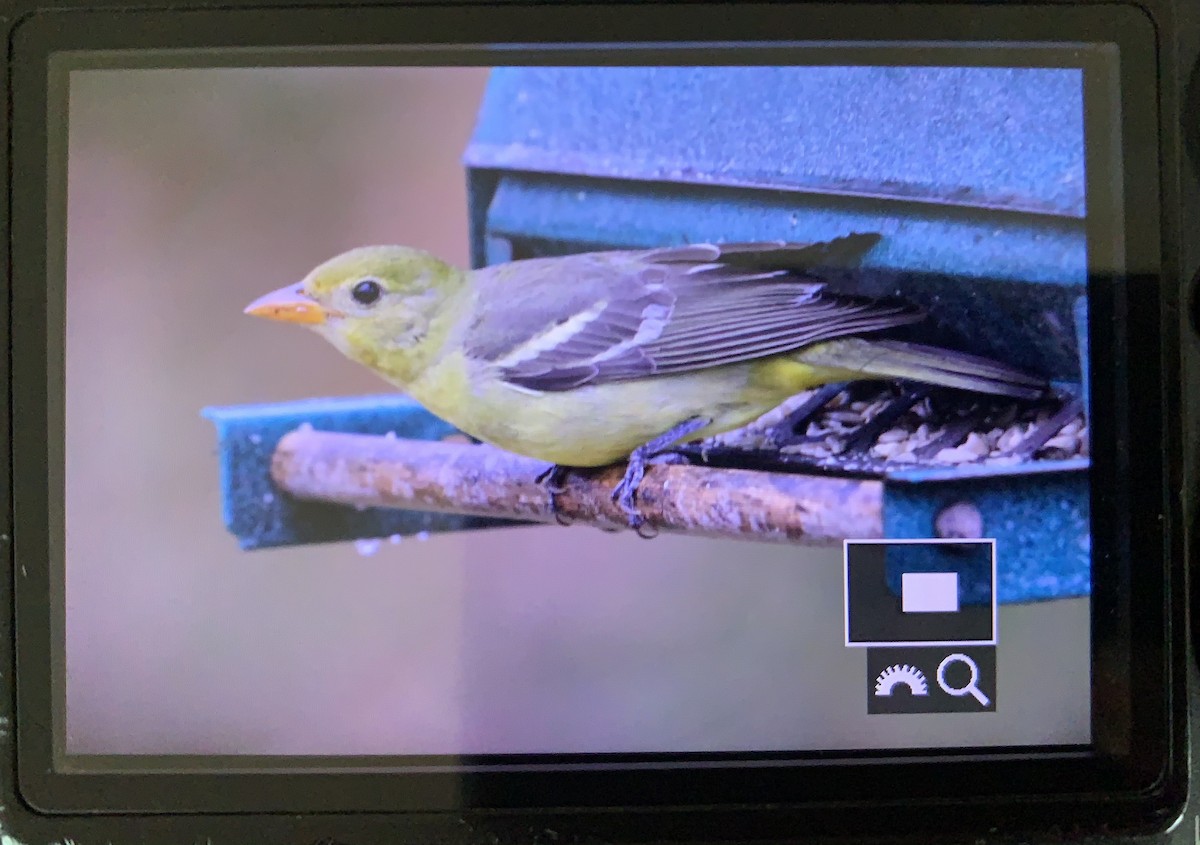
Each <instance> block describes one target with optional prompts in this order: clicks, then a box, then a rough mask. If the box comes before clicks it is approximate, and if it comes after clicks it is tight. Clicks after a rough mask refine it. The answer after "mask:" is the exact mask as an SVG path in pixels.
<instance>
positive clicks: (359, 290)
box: [350, 279, 383, 305]
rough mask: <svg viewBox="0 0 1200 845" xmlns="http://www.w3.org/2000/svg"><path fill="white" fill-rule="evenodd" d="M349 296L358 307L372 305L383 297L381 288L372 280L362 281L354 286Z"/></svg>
mask: <svg viewBox="0 0 1200 845" xmlns="http://www.w3.org/2000/svg"><path fill="white" fill-rule="evenodd" d="M350 295H351V296H352V297H354V301H355V302H357V303H358V304H359V305H374V304H375V303H376V302H377V301H378V300H379V297H381V296H383V288H382V287H380V286H379V282H377V281H375V280H374V279H363V280H362V281H361V282H359V283H358V284H356V285H355V286H354V290H352V291H350Z"/></svg>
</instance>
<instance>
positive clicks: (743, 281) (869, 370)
mask: <svg viewBox="0 0 1200 845" xmlns="http://www.w3.org/2000/svg"><path fill="white" fill-rule="evenodd" d="M878 240H879V236H878V235H874V234H869V235H868V234H854V235H849V236H847V237H844V238H838V239H836V240H833V241H829V242H827V243H822V244H815V245H798V244H787V243H783V242H777V243H753V244H695V245H689V246H678V247H666V248H661V249H642V250H626V251H606V252H593V253H585V254H579V255H571V256H565V257H559V258H534V259H527V260H522V261H513V262H509V263H507V264H499V265H494V266H491V267H485V268H483V269H479V270H473V271H465V270H461V269H458V268H456V267H452V266H450V265H449V264H446V263H445V262H443V261H440V260H439V259H437V258H436V257H434V256H433V255H430V254H429V253H426V252H423V251H420V250H416V249H411V248H408V247H402V246H369V247H362V248H359V249H354V250H351V251H349V252H346V253H344V254H342V255H339V256H337V257H335V258H332V259H330V260H329V261H327V262H325V263H324V264H322V265H320V266H319V267H317V268H316V269H315V270H313V271H312V272H311V273H309V275H308V276H307V277H306V278H305V279H304V280H303V281H302V282H300V283H299V284H291V285H287V286H286V287H283V288H281V289H279V290H277V291H274V292H272V293H269V294H267V295H266V296H263V297H261V298H260V299H257V300H256V301H254V302H253V303H251V304H250V305H249V306H248V307H247V308H246V313H248V314H252V315H255V316H259V317H266V318H270V319H274V320H283V321H287V322H292V323H298V324H302V325H305V326H308V327H310V328H312V329H314V330H316V331H317V333H319V334H320V335H322V336H323V337H325V339H326V340H328V341H329V342H330V343H332V344H333V345H334V346H335V347H337V348H338V349H339V350H341V352H342V353H343V354H344V355H346V356H347V357H349V358H351V359H352V360H354V361H357V362H359V363H360V364H363V365H364V366H366V367H369V368H370V369H371V370H373V371H375V372H376V373H378V374H379V375H380V376H382V377H383V378H384V379H386V380H387V381H389V382H390V383H391V384H393V385H395V386H396V387H398V388H400V389H401V390H403V391H405V392H407V393H408V394H409V395H410V396H412V397H413V398H414V399H415V400H416V401H417V402H419V403H421V404H422V405H423V406H424V407H425V408H426V409H428V410H429V411H430V412H431V413H433V414H435V415H436V416H438V417H440V418H442V419H443V420H445V421H446V422H448V423H450V424H451V425H453V426H455V427H457V428H458V429H460V430H461V431H463V432H465V433H467V434H469V435H471V436H473V437H475V438H477V439H479V440H481V441H484V442H486V443H490V444H492V445H495V446H499V447H500V448H503V449H507V450H509V451H511V452H516V453H518V454H521V455H525V456H528V457H531V458H536V459H539V460H543V461H548V462H550V463H551V464H553V465H554V467H553V468H552V471H551V472H548V473H546V474H544V475H543V477H542V478H543V480H545V479H547V478H549V479H551V483H552V484H553V483H556V481H557V480H561V474H562V472H563V471H564V468H567V467H597V466H604V465H608V464H612V463H615V462H618V461H621V460H624V459H626V458H628V459H629V466H628V469H627V471H626V474H625V477H624V479H623V480H622V482H621V484H620V485H618V487H617V488H616V490H614V493H613V497H614V499H616V500H617V501H620V502H621V504H622V505H623V507H624V508H625V510H626V511H627V512H629V513H630V515H631V518H635V514H636V509H635V508H634V493H635V491H636V489H637V485H638V483H639V482H640V481H641V478H642V474H643V471H644V465H645V462H646V460H647V459H649V458H650V457H652V456H653V455H654V454H656V453H657V452H661V451H663V450H665V449H667V448H668V447H670V446H672V445H674V444H676V443H679V442H682V441H687V440H693V439H699V438H704V437H709V436H712V435H715V434H719V433H722V432H726V431H731V430H733V429H736V428H740V427H741V426H744V425H746V424H747V423H749V422H751V421H753V420H755V419H757V418H758V417H760V416H761V415H763V414H764V413H766V412H768V411H770V410H772V409H773V408H775V407H777V406H778V405H779V404H781V403H782V402H783V401H784V400H786V399H787V398H789V397H791V396H793V395H795V394H796V393H799V392H801V391H803V390H807V389H809V388H812V387H815V386H818V385H822V384H827V383H831V382H842V381H851V380H858V379H908V380H913V381H918V382H925V383H928V384H934V385H942V386H946V387H953V388H959V389H963V390H972V391H979V392H984V393H991V394H998V395H1004V396H1013V397H1028V398H1032V397H1036V396H1038V395H1040V394H1041V393H1042V392H1043V391H1044V390H1045V389H1046V383H1045V381H1044V380H1043V379H1040V378H1038V377H1036V376H1032V375H1029V374H1027V373H1024V372H1021V371H1019V370H1016V369H1014V368H1012V367H1010V366H1007V365H1004V364H1001V363H998V362H995V361H992V360H989V359H984V358H980V357H977V356H971V355H966V354H963V353H961V352H955V351H950V350H945V349H936V348H932V347H927V346H919V345H915V344H910V343H903V342H898V341H894V340H882V339H880V340H869V339H865V338H863V337H860V335H869V334H871V333H873V332H878V331H882V330H885V329H890V328H894V327H898V326H902V325H907V324H911V323H915V322H917V321H920V320H922V319H924V315H923V314H922V312H921V311H920V310H919V309H917V308H914V307H912V306H910V305H907V304H904V303H901V302H897V301H883V300H872V299H868V298H864V297H858V296H851V295H846V294H841V293H834V292H832V291H830V290H828V289H827V287H826V286H825V285H824V284H823V283H822V282H821V281H820V279H818V278H816V277H814V276H813V275H812V274H811V273H810V270H812V268H815V267H820V266H830V264H831V263H837V262H844V261H845V260H846V258H847V257H851V258H854V259H857V257H859V256H861V254H862V253H864V252H865V251H866V250H868V249H870V248H871V247H873V246H874V245H875V243H876V242H878Z"/></svg>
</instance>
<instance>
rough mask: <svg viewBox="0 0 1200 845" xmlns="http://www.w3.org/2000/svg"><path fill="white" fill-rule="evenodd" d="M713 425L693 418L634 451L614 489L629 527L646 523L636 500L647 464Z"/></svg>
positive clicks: (639, 526) (705, 419) (615, 499)
mask: <svg viewBox="0 0 1200 845" xmlns="http://www.w3.org/2000/svg"><path fill="white" fill-rule="evenodd" d="M710 423H712V420H711V419H707V418H705V417H691V418H689V419H686V420H684V421H683V422H681V423H680V424H679V425H677V426H675V427H674V428H672V429H671V430H670V431H668V432H666V433H665V434H660V435H659V436H658V437H655V438H654V439H653V440H651V441H650V442H649V443H643V444H642V445H641V446H638V447H637V448H636V449H634V450H633V453H632V454H630V456H629V465H628V466H627V467H626V468H625V477H624V478H622V479H621V482H620V483H619V484H618V485H617V486H616V487H615V488H613V492H612V500H613V501H614V502H616V503H617V504H619V505H620V506H621V509H622V510H623V511H625V514H626V516H628V517H629V527H630V528H633V529H635V530H637V529H640V528H641V527H642V523H643V522H644V521H645V520H644V519H642V515H641V514H640V513H638V509H637V504H636V499H637V489H638V485H639V484H641V483H642V477H643V476H644V475H645V474H646V463H647V462H648V461H649V460H650V458H652V457H654V456H655V454H657V453H658V452H660V451H662V450H663V449H666V448H667V447H668V446H671V445H674V444H675V443H676V442H678V441H680V440H682V439H683V438H684V437H687V436H688V435H689V434H693V433H695V432H697V431H699V430H700V429H702V428H704V427H705V426H707V425H709V424H710Z"/></svg>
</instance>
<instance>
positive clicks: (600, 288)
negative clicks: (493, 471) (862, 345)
mask: <svg viewBox="0 0 1200 845" xmlns="http://www.w3.org/2000/svg"><path fill="white" fill-rule="evenodd" d="M850 238H856V239H858V240H859V242H858V244H857V246H859V247H861V245H862V244H861V241H862V239H871V241H870V242H871V244H872V245H873V243H874V241H875V240H877V239H878V236H850ZM840 240H843V239H839V241H840ZM839 241H832V242H830V243H828V244H816V245H796V244H786V243H783V242H777V243H756V244H723V245H712V244H698V245H690V246H683V247H672V248H665V249H654V250H640V251H628V252H599V253H586V254H582V255H574V256H566V257H563V258H551V259H532V260H528V261H520V262H513V263H510V264H505V265H499V266H497V267H495V268H488V269H485V270H481V271H477V273H478V274H479V275H478V276H477V281H478V282H479V295H480V297H481V300H480V302H479V304H478V306H477V308H476V318H475V322H474V324H473V325H472V326H471V327H470V329H469V330H468V332H467V354H468V355H469V356H471V357H472V358H475V359H477V360H483V361H487V362H489V363H490V364H491V365H493V366H495V367H497V368H498V369H499V371H500V374H501V377H502V378H503V379H504V380H505V381H507V382H509V383H510V384H513V385H517V386H519V387H524V388H528V389H531V390H541V391H561V390H570V389H573V388H577V387H581V386H583V385H587V384H603V383H606V382H613V381H624V380H629V379H637V378H646V377H648V376H654V375H666V374H670V373H681V372H687V371H689V370H696V369H701V368H705V367H714V366H721V365H725V364H733V363H737V362H742V361H748V360H752V359H755V358H762V357H766V356H769V355H774V354H778V353H783V352H788V351H791V350H794V349H798V348H800V347H803V346H806V345H808V344H812V343H817V342H819V341H823V340H829V339H831V338H836V337H843V336H846V335H852V334H859V333H863V332H872V331H878V330H881V329H886V328H891V327H894V326H900V325H905V324H908V323H912V322H916V321H917V320H920V319H922V318H923V314H922V313H921V312H920V311H919V310H917V309H915V308H913V307H910V306H908V305H904V304H901V303H895V302H880V301H876V300H869V299H864V298H860V297H852V296H847V295H840V294H835V293H833V292H831V291H828V290H826V288H825V286H824V285H823V284H822V283H820V282H819V281H816V280H815V279H814V278H813V277H811V276H808V275H806V274H805V273H804V272H803V270H804V268H805V267H813V266H828V265H829V264H836V263H840V262H838V261H831V260H829V259H830V258H831V257H833V258H837V253H838V251H839V250H841V251H843V252H845V251H846V249H847V247H848V246H850V245H848V244H839Z"/></svg>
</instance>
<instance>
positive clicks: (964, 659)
mask: <svg viewBox="0 0 1200 845" xmlns="http://www.w3.org/2000/svg"><path fill="white" fill-rule="evenodd" d="M955 663H962V664H964V665H965V666H966V667H967V668H968V669H970V670H971V679H970V680H969V681H967V683H966V685H965V686H961V687H952V686H950V684H949V683H947V681H946V668H947V667H949V666H953V665H954V664H955ZM937 682H938V686H939V687H941V688H942V689H943V690H945V691H946V692H947V693H949V694H950V695H953V696H955V697H960V696H964V695H972V696H974V697H975V700H976V701H978V702H979V704H980V706H982V707H987V706H988V705H989V704H991V703H992V700H991V699H990V698H988V697H987V696H986V695H984V694H983V692H982V691H981V690H980V689H979V686H978V684H979V665H978V664H977V663H976V662H975V661H974V660H972V659H971V658H970V657H968V656H967V655H965V654H951V655H947V657H946V659H945V660H943V661H942V662H941V663H940V664H938V668H937Z"/></svg>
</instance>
